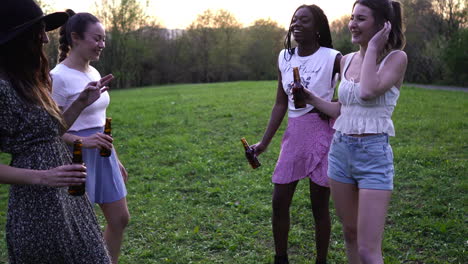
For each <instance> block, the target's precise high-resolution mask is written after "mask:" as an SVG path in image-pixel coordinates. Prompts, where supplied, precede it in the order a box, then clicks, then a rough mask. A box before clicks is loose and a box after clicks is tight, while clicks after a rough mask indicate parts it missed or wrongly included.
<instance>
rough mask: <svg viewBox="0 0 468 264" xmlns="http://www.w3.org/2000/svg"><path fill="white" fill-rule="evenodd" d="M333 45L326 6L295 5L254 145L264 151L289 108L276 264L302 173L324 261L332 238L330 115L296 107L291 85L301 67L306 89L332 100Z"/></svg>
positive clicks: (279, 175) (336, 61)
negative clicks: (267, 112) (265, 119)
mask: <svg viewBox="0 0 468 264" xmlns="http://www.w3.org/2000/svg"><path fill="white" fill-rule="evenodd" d="M291 35H293V36H294V40H295V41H296V43H297V44H298V45H297V47H295V48H291ZM332 47H333V46H332V40H331V35H330V28H329V25H328V19H327V17H326V16H325V14H324V13H323V11H322V10H321V9H320V8H319V7H318V6H316V5H310V6H308V5H302V6H300V7H299V8H297V9H296V11H295V12H294V16H293V17H292V20H291V25H290V28H289V31H288V34H287V36H286V39H285V49H284V50H282V51H281V52H280V54H279V56H278V68H279V69H278V70H279V72H278V88H277V95H276V102H275V105H274V107H273V110H272V112H271V118H270V121H269V123H268V126H267V129H266V131H265V133H264V135H263V138H262V140H261V141H260V142H259V143H257V144H255V145H253V146H252V147H253V148H254V150H255V153H256V154H257V155H260V154H261V153H263V152H264V151H265V150H266V148H267V147H268V145H269V144H270V142H271V139H272V138H273V136H274V135H275V133H276V131H277V130H278V128H279V126H280V125H281V122H282V120H283V118H284V116H285V114H286V112H288V126H287V128H286V131H285V133H284V135H283V140H282V143H281V153H280V155H279V159H278V162H277V164H276V168H275V171H274V173H273V178H272V182H273V183H274V190H273V199H272V205H273V216H272V224H273V237H274V241H275V253H276V255H275V264H276V263H277V264H279V263H289V260H288V255H287V247H288V233H289V225H290V215H289V207H290V205H291V201H292V198H293V195H294V192H295V190H296V186H297V183H298V182H299V180H301V179H304V178H309V182H310V200H311V202H312V213H313V216H314V220H315V241H316V249H317V257H316V263H326V259H327V252H328V245H329V241H330V213H329V208H328V204H329V200H330V190H329V185H328V177H327V166H328V165H327V155H328V149H329V146H330V142H331V139H332V135H333V132H334V131H333V129H332V127H331V124H330V122H331V121H330V120H329V119H328V117H326V116H325V115H323V114H321V113H320V112H319V111H317V109H316V108H314V107H313V106H312V105H306V107H305V108H299V109H296V108H295V106H294V100H293V96H292V88H293V68H294V67H298V68H299V73H300V76H301V83H302V86H303V87H304V89H310V90H312V91H314V92H315V93H316V94H318V95H319V96H320V97H321V98H323V99H324V100H327V101H331V100H332V97H333V92H334V76H335V74H336V73H338V72H339V69H340V67H339V65H340V60H341V54H340V53H339V52H338V51H336V50H334V49H332Z"/></svg>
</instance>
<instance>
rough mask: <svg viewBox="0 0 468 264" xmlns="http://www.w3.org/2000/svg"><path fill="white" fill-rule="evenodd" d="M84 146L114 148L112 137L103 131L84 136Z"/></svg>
mask: <svg viewBox="0 0 468 264" xmlns="http://www.w3.org/2000/svg"><path fill="white" fill-rule="evenodd" d="M82 140H83V147H84V148H98V149H112V141H113V139H112V137H111V136H109V135H106V134H103V133H96V134H93V135H91V136H89V137H83V138H82Z"/></svg>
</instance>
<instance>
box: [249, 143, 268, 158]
mask: <svg viewBox="0 0 468 264" xmlns="http://www.w3.org/2000/svg"><path fill="white" fill-rule="evenodd" d="M250 147H251V148H252V149H253V150H254V153H255V155H257V156H260V154H262V153H263V152H265V150H266V149H267V148H268V145H266V144H263V143H262V142H258V143H256V144H253V145H250Z"/></svg>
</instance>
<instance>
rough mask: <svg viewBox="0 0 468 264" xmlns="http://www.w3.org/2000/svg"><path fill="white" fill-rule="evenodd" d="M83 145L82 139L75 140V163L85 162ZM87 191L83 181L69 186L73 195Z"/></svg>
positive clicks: (73, 161) (69, 190) (69, 191)
mask: <svg viewBox="0 0 468 264" xmlns="http://www.w3.org/2000/svg"><path fill="white" fill-rule="evenodd" d="M82 146H83V141H82V140H81V139H77V140H75V141H74V142H73V158H72V163H73V164H83V152H82V150H81V147H82ZM85 191H86V185H85V183H84V182H83V183H82V184H81V185H77V186H70V187H68V193H69V194H70V195H73V196H81V195H83V194H84V193H85Z"/></svg>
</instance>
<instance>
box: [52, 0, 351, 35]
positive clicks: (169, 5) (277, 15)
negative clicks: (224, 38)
mask: <svg viewBox="0 0 468 264" xmlns="http://www.w3.org/2000/svg"><path fill="white" fill-rule="evenodd" d="M96 1H99V0H43V3H46V4H47V5H49V7H50V8H51V9H52V10H53V11H63V10H65V9H67V8H71V9H73V10H74V11H75V12H93V11H94V10H95V3H96ZM140 1H141V2H142V3H143V4H144V3H146V1H145V0H140ZM148 3H149V6H148V8H147V12H148V14H149V15H151V16H154V17H156V18H157V21H158V22H159V23H160V24H161V25H163V26H164V27H167V28H170V29H175V28H180V29H183V28H186V27H187V26H188V25H190V24H191V23H192V22H193V21H194V20H195V19H196V18H197V15H199V14H201V13H203V11H205V10H207V9H211V10H213V11H214V10H217V9H225V10H228V11H229V12H231V13H232V14H233V15H234V16H235V17H236V18H237V20H238V21H239V22H240V23H242V25H243V26H249V25H251V24H252V22H254V21H255V20H257V19H260V18H263V19H267V18H270V19H271V20H274V21H276V22H278V24H279V25H280V26H283V27H285V28H286V27H288V26H289V22H290V20H291V17H292V15H293V12H294V10H296V8H297V7H298V6H300V5H301V4H316V5H318V6H320V7H321V8H322V9H323V10H324V12H325V14H326V15H327V17H328V20H329V21H330V22H331V21H333V20H335V19H337V18H340V17H342V16H343V15H348V14H350V13H351V8H352V5H353V3H354V0H309V1H303V0H283V1H278V0H229V1H228V0H169V1H168V0H150V1H148Z"/></svg>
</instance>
